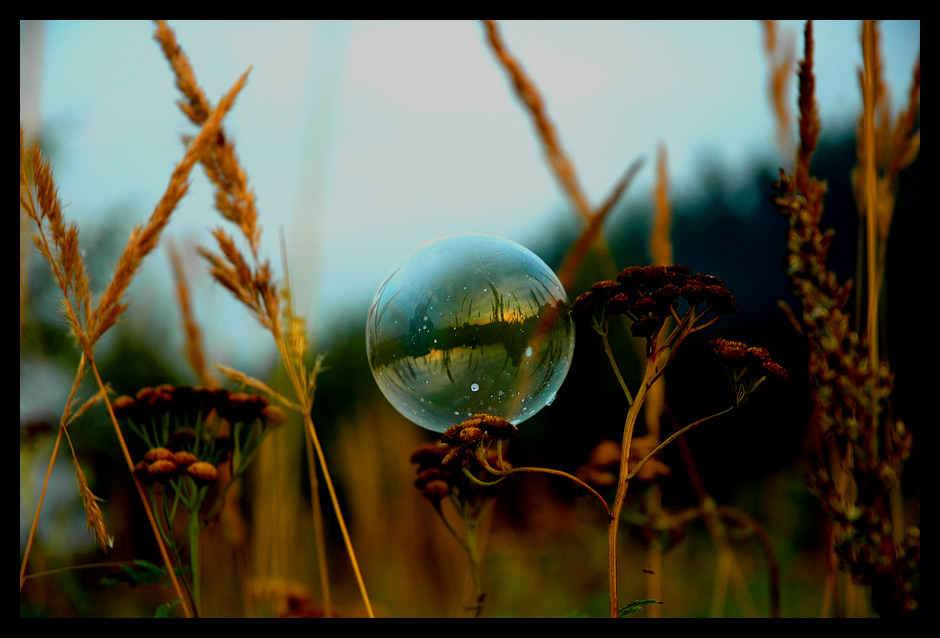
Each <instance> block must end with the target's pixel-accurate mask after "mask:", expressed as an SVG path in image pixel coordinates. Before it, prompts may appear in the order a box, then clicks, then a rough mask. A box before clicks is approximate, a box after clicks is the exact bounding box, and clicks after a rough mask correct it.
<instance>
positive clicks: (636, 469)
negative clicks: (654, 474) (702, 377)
mask: <svg viewBox="0 0 940 638" xmlns="http://www.w3.org/2000/svg"><path fill="white" fill-rule="evenodd" d="M734 408H735V406H733V405H732V406H731V407H729V408H725V409H724V410H722V411H721V412H716V413H715V414H711V415H709V416H707V417H705V418H702V419H699V420H698V421H695V422H694V423H690V424H689V425H687V426H685V427H684V428H682V429H681V430H679V431H677V432H674V433H673V434H672V435H671V436H670V437H668V438H667V439H665V440H664V441H663V442H662V443H660V444H659V445H657V446H656V447H655V448H654V449H653V450H652V451H651V452H650V453H649V454H647V455H646V456H645V457H644V458H643V460H642V461H640V462H639V463H637V464H636V465H634V466H633V469H632V470H630V472H628V474H627V480H628V481H629V480H630V479H632V478H633V477H634V476H636V473H637V472H639V471H640V468H641V467H643V466H644V465H646V463H647V462H648V461H649V460H650V459H652V458H653V457H654V456H656V455H657V454H659V452H660V451H661V450H662V449H663V448H664V447H666V446H667V445H669V444H670V443H672V442H673V441H675V440H676V439H678V438H679V437H680V436H682V435H683V434H685V433H686V432H688V431H689V430H691V429H692V428H694V427H696V426H699V425H702V424H703V423H707V422H708V421H711V420H712V419H716V418H718V417H720V416H722V415H724V414H728V413H729V412H731V411H732V410H734Z"/></svg>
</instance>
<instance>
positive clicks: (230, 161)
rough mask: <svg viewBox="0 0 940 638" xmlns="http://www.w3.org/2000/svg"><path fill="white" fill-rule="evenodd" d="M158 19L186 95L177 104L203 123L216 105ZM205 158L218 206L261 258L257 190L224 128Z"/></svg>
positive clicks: (167, 52)
mask: <svg viewBox="0 0 940 638" xmlns="http://www.w3.org/2000/svg"><path fill="white" fill-rule="evenodd" d="M155 22H156V25H157V31H156V33H155V34H154V38H155V39H156V40H157V42H159V43H160V47H161V48H162V49H163V54H164V55H165V56H166V58H167V61H168V62H169V63H170V68H171V69H172V70H173V74H174V75H175V76H176V86H177V88H179V90H180V92H181V93H182V94H183V96H184V97H185V98H186V100H185V101H183V100H180V101H178V102H177V104H178V105H179V107H180V110H181V111H183V113H184V114H185V115H186V116H187V117H188V118H189V119H190V120H191V121H192V122H193V124H195V125H197V126H202V125H203V123H204V122H205V120H206V119H207V117H208V114H209V113H211V112H212V106H211V104H210V103H209V101H208V99H206V96H205V93H204V92H203V91H202V89H201V88H200V87H199V84H198V83H197V82H196V76H195V75H194V74H193V70H192V66H191V65H190V63H189V59H188V58H187V57H186V54H185V53H184V52H183V49H182V47H180V45H179V44H178V43H177V41H176V35H175V34H174V33H173V30H172V29H170V28H169V27H168V26H167V24H166V21H164V20H156V21H155ZM201 159H202V162H203V167H204V168H205V171H206V175H207V176H208V177H209V179H210V180H211V181H212V183H213V184H215V186H216V208H218V210H219V212H220V213H221V214H222V216H223V217H225V219H227V220H229V221H231V222H233V223H235V224H236V225H238V227H239V228H240V229H241V231H242V233H244V235H245V237H246V238H247V239H248V243H249V245H250V247H251V252H252V254H253V255H254V256H255V257H257V256H258V247H259V242H260V240H261V228H260V227H259V226H258V211H257V209H256V208H255V195H254V191H252V190H251V189H250V188H249V187H248V178H247V176H246V174H245V171H244V170H242V168H241V166H240V164H239V162H238V157H237V156H236V155H235V147H234V146H233V145H232V144H231V143H230V142H229V141H228V140H227V139H226V137H225V131H224V130H223V129H222V128H221V127H220V128H219V130H218V134H217V135H216V137H215V139H214V140H213V143H212V144H211V145H210V148H209V151H208V152H207V153H206V155H205V156H204V157H203V158H201Z"/></svg>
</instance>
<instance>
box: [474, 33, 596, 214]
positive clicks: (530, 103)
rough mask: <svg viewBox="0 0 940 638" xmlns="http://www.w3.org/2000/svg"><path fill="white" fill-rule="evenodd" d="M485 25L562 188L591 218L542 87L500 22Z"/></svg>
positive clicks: (489, 40) (581, 211) (493, 46)
mask: <svg viewBox="0 0 940 638" xmlns="http://www.w3.org/2000/svg"><path fill="white" fill-rule="evenodd" d="M483 25H484V26H485V27H486V34H487V41H488V42H489V44H490V48H492V49H493V53H494V54H495V55H496V58H497V59H498V60H499V62H500V64H502V65H503V68H504V69H505V70H506V72H507V73H508V74H509V78H510V80H511V81H512V85H513V89H515V91H516V94H517V95H518V96H519V99H521V100H522V102H523V103H524V104H525V106H526V108H527V109H528V111H529V114H530V115H531V116H532V120H533V123H534V124H535V128H536V130H537V131H538V134H539V139H541V140H542V145H543V147H544V149H545V154H546V156H547V157H548V163H549V165H550V166H551V168H552V172H553V173H554V175H555V178H556V179H557V180H558V182H559V184H560V185H561V187H562V190H563V191H564V192H565V194H566V195H567V196H568V198H569V199H570V200H571V202H572V204H573V205H574V208H575V210H576V211H578V213H579V214H580V215H581V217H582V218H583V219H584V220H585V221H588V220H590V218H591V215H592V210H591V205H590V204H589V203H588V200H587V198H586V197H585V195H584V190H583V188H582V187H581V183H580V182H579V181H578V176H577V174H576V173H575V170H574V165H573V164H572V163H571V160H569V159H568V155H567V154H566V153H565V151H564V149H562V147H561V144H560V142H559V141H558V136H557V135H556V134H555V126H554V125H553V124H552V122H551V120H550V119H549V117H548V113H547V112H546V110H545V107H544V105H543V102H542V98H541V96H540V95H539V91H538V87H536V86H535V83H534V82H532V80H531V79H529V77H528V76H527V75H526V73H525V71H523V69H522V66H521V65H520V64H519V63H518V62H517V61H516V60H515V58H513V57H512V55H511V54H510V53H509V51H508V49H507V48H506V46H505V44H503V41H502V39H501V38H500V36H499V28H498V27H497V25H496V22H495V21H493V20H483Z"/></svg>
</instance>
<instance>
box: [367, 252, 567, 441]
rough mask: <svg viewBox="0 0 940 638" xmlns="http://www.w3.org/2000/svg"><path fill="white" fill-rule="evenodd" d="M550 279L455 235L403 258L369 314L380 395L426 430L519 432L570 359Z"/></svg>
mask: <svg viewBox="0 0 940 638" xmlns="http://www.w3.org/2000/svg"><path fill="white" fill-rule="evenodd" d="M574 333H575V331H574V324H573V323H572V321H571V318H570V315H569V313H568V299H567V297H566V295H565V291H564V288H563V287H562V286H561V283H560V282H559V281H558V278H557V277H556V276H555V274H554V273H553V272H552V271H551V269H550V268H549V267H548V266H547V265H545V263H544V262H543V261H542V260H541V259H539V257H538V256H537V255H535V254H534V253H532V252H531V251H530V250H528V249H527V248H524V247H523V246H520V245H519V244H516V243H515V242H511V241H509V240H507V239H503V238H500V237H493V236H490V235H479V234H467V235H455V236H451V237H445V238H443V239H439V240H436V241H434V242H431V243H430V244H426V245H425V246H422V247H421V248H419V249H418V250H416V251H414V252H412V253H411V254H409V255H408V256H406V257H405V258H404V259H402V261H401V262H399V263H398V265H397V266H396V267H395V268H394V269H393V270H392V272H391V273H390V274H389V276H388V277H387V278H386V280H385V282H384V283H383V284H382V285H381V286H380V287H379V289H378V291H377V292H376V293H375V297H374V298H373V300H372V305H371V307H370V308H369V316H368V322H367V327H366V344H367V350H368V355H369V364H370V366H371V368H372V373H373V375H374V376H375V380H376V382H377V383H378V386H379V388H380V389H381V390H382V393H383V394H384V395H385V396H386V398H388V400H389V401H390V402H391V404H392V405H393V406H395V408H396V409H398V411H399V412H401V413H402V414H403V415H405V416H406V417H407V418H408V419H410V420H411V421H413V422H415V423H417V424H418V425H420V426H422V427H425V428H427V429H429V430H433V431H435V432H443V431H444V430H446V429H447V428H448V427H450V426H451V425H454V424H455V423H459V422H460V421H462V420H464V419H466V418H469V417H470V416H472V415H473V414H477V413H481V412H482V413H487V414H492V415H494V416H500V417H503V418H505V419H506V420H508V421H510V422H512V423H515V424H518V423H520V422H522V421H524V420H525V419H527V418H529V417H530V416H532V415H533V414H535V413H536V412H538V411H539V410H541V409H542V408H543V407H544V406H546V405H547V404H549V403H551V402H552V400H553V399H554V398H555V394H556V393H557V391H558V388H559V387H560V386H561V383H562V381H564V378H565V375H566V374H567V373H568V368H569V367H570V365H571V357H572V354H573V352H574Z"/></svg>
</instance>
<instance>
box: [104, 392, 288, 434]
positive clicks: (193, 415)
mask: <svg viewBox="0 0 940 638" xmlns="http://www.w3.org/2000/svg"><path fill="white" fill-rule="evenodd" d="M212 412H216V413H218V415H219V416H220V417H222V418H223V419H225V420H226V421H228V422H229V423H253V422H254V421H256V420H258V419H260V420H261V421H262V422H263V423H264V424H266V425H267V424H275V423H279V422H280V414H281V413H282V411H281V410H280V408H278V407H276V406H272V405H269V404H268V401H267V400H266V399H265V398H264V397H261V396H258V395H254V394H245V393H243V392H231V391H229V390H225V389H209V388H194V387H191V386H172V385H169V384H164V385H160V386H157V387H155V388H144V389H142V390H140V391H139V392H138V393H137V395H136V396H134V397H130V396H123V397H118V398H117V399H115V401H114V414H115V416H117V417H118V418H124V419H131V420H133V421H135V422H137V423H143V422H145V421H146V420H148V419H156V418H162V417H163V416H164V415H166V414H170V415H171V416H172V417H182V418H185V419H189V420H190V421H195V420H196V419H198V418H200V417H201V418H205V417H207V416H208V415H209V414H211V413H212Z"/></svg>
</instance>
